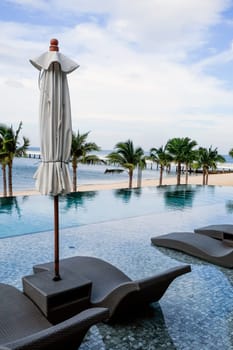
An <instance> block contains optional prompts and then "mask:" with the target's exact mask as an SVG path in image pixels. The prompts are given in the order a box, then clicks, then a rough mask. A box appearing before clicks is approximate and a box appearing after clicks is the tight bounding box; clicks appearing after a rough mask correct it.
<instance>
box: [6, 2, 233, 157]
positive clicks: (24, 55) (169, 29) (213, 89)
mask: <svg viewBox="0 0 233 350" xmlns="http://www.w3.org/2000/svg"><path fill="white" fill-rule="evenodd" d="M232 33H233V3H232V1H229V0H204V1H203V0H143V1H141V0H134V1H133V2H132V0H111V1H109V0H98V1H96V0H85V1H84V0H66V1H63V0H54V1H53V0H9V1H7V0H2V1H1V4H0V96H1V100H0V101H1V102H0V115H1V119H0V121H1V122H4V123H7V124H12V125H13V126H15V127H16V126H17V125H18V123H19V121H20V120H22V121H23V134H24V135H25V136H28V137H29V138H30V139H31V144H32V146H38V145H39V134H38V104H39V91H38V72H37V71H36V70H35V69H34V68H33V66H31V65H30V63H29V58H33V57H35V56H38V55H40V54H41V53H43V52H45V51H47V50H48V47H49V40H50V38H52V37H56V38H58V40H59V46H60V51H61V52H62V53H63V54H65V55H67V56H69V57H70V58H72V59H73V60H75V61H76V62H78V63H79V64H80V68H79V69H78V70H77V71H75V72H73V73H72V74H70V75H69V86H70V95H71V106H72V121H73V129H74V130H76V131H77V130H78V129H79V130H80V131H81V132H86V131H91V132H90V141H94V142H96V143H98V144H99V145H100V146H101V147H102V148H103V149H111V148H113V147H114V145H115V144H116V143H117V142H119V141H126V140H127V139H131V140H133V142H134V144H135V146H141V147H143V148H144V150H145V151H147V150H149V149H150V148H151V147H160V146H161V145H165V143H166V142H167V141H168V139H169V138H172V137H186V136H188V137H190V138H191V139H195V140H196V141H197V142H198V145H199V146H203V147H209V146H211V145H212V146H214V147H218V149H219V151H220V152H221V153H228V151H229V149H230V148H232V147H233V137H232V131H233V69H232V67H233V49H232V48H233V34H232Z"/></svg>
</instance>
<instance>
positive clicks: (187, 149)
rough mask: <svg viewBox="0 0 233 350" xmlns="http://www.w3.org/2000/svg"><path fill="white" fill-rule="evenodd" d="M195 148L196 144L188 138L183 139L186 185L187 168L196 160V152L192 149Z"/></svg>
mask: <svg viewBox="0 0 233 350" xmlns="http://www.w3.org/2000/svg"><path fill="white" fill-rule="evenodd" d="M195 146H197V142H196V141H194V140H191V139H190V138H188V137H185V139H184V163H185V184H186V185H188V168H189V167H190V165H191V164H192V163H193V161H194V160H196V158H197V151H195V150H193V148H194V147H195Z"/></svg>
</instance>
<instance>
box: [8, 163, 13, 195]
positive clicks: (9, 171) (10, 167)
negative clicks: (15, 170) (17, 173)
mask: <svg viewBox="0 0 233 350" xmlns="http://www.w3.org/2000/svg"><path fill="white" fill-rule="evenodd" d="M8 192H9V196H10V197H12V196H13V187H12V161H10V162H9V163H8Z"/></svg>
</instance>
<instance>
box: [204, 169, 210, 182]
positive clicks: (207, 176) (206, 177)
mask: <svg viewBox="0 0 233 350" xmlns="http://www.w3.org/2000/svg"><path fill="white" fill-rule="evenodd" d="M208 180H209V172H208V170H206V175H205V184H206V185H208Z"/></svg>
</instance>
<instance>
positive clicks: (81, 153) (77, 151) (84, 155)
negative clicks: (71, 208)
mask: <svg viewBox="0 0 233 350" xmlns="http://www.w3.org/2000/svg"><path fill="white" fill-rule="evenodd" d="M89 133H90V131H88V132H86V133H84V134H80V132H79V130H78V132H77V134H75V133H74V132H73V133H72V145H71V162H72V169H73V192H76V190H77V168H78V163H85V164H96V163H100V162H103V160H101V159H100V158H99V157H98V156H96V155H95V154H90V152H93V151H100V147H99V146H98V145H97V144H96V143H94V142H87V138H88V135H89Z"/></svg>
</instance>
